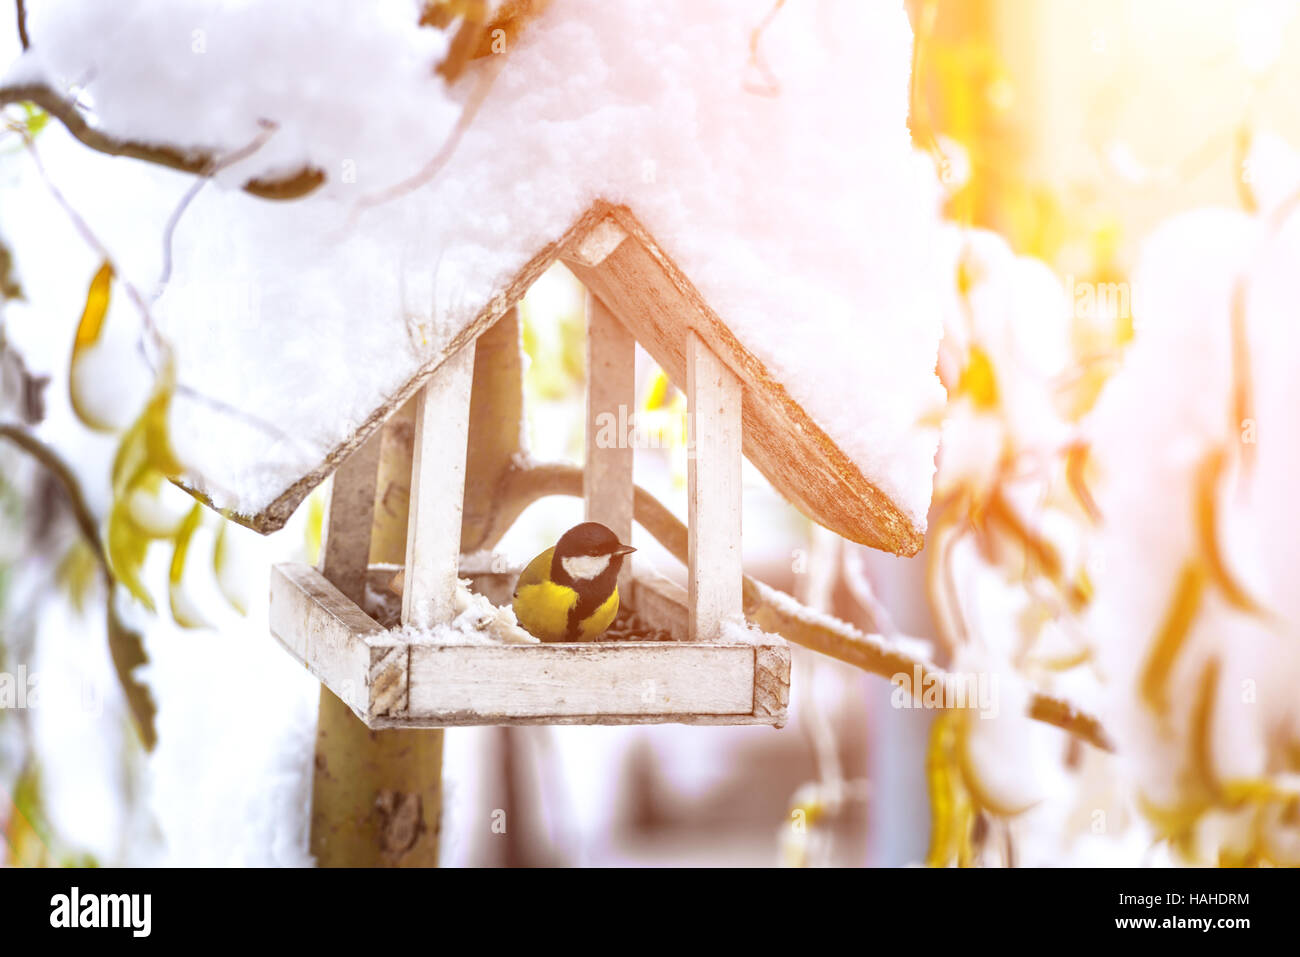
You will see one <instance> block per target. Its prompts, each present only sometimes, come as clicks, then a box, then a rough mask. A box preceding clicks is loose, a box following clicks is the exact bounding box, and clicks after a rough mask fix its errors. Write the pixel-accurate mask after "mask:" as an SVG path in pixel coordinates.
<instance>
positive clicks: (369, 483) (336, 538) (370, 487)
mask: <svg viewBox="0 0 1300 957" xmlns="http://www.w3.org/2000/svg"><path fill="white" fill-rule="evenodd" d="M379 447H380V433H378V432H376V433H375V434H374V435H372V436H371V437H370V438H369V439H367V440H366V442H365V443H364V444H363V445H362V446H361V447H360V448H359V449H357V450H356V451H355V452H353V453H352V454H351V455H350V456H348V457H347V459H346V460H345V461H344V462H343V464H342V465H340V466H339V469H338V471H337V472H335V473H334V481H333V484H332V486H331V488H330V501H329V511H328V512H327V514H326V517H325V522H324V530H325V531H324V541H322V543H321V560H320V570H321V574H322V575H324V576H325V577H326V578H327V579H329V580H330V581H331V582H333V583H334V586H335V587H336V588H337V589H338V590H339V591H341V592H342V593H343V594H345V595H347V596H348V597H349V598H351V599H352V600H353V601H354V602H356V603H357V604H360V603H361V601H362V599H363V598H364V596H365V586H366V570H367V568H368V567H369V564H370V529H371V525H372V523H373V521H374V514H375V479H376V475H377V474H378V470H379Z"/></svg>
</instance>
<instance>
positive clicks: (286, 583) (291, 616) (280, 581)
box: [270, 564, 380, 720]
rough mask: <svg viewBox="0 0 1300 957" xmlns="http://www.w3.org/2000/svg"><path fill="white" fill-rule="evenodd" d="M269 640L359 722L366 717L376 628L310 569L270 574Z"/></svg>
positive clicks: (289, 567)
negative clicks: (276, 641)
mask: <svg viewBox="0 0 1300 957" xmlns="http://www.w3.org/2000/svg"><path fill="white" fill-rule="evenodd" d="M270 620H271V634H272V635H274V636H275V637H276V638H277V639H279V641H280V644H282V645H284V647H285V649H286V650H287V651H288V652H289V653H290V654H291V655H293V656H294V657H295V658H297V659H298V660H299V661H301V662H302V663H303V664H304V665H306V666H307V668H308V669H309V670H310V671H311V673H312V674H314V675H315V676H316V677H317V678H319V679H320V680H321V681H322V682H324V684H325V685H326V686H327V687H328V688H329V689H330V690H331V691H333V692H334V693H335V694H336V695H338V697H339V698H340V699H342V700H343V702H344V703H345V704H347V705H348V707H350V708H351V709H352V710H353V711H354V712H356V713H357V715H358V717H361V718H362V720H365V719H366V716H367V713H368V711H369V690H368V688H367V685H368V681H367V675H368V673H369V670H370V657H371V653H370V648H369V646H368V645H367V644H366V641H365V640H364V637H363V636H365V635H369V634H375V633H377V632H379V631H380V628H379V625H378V624H376V623H375V621H374V620H373V619H372V618H371V617H370V616H369V615H367V614H366V613H365V612H363V611H362V610H361V609H360V608H358V607H357V606H356V604H355V603H354V602H352V601H351V600H350V599H349V598H347V596H345V595H344V594H343V593H342V592H340V591H339V590H338V589H337V588H335V587H334V586H333V585H332V584H331V583H330V582H329V581H328V580H327V579H326V578H325V576H323V575H322V574H321V573H320V572H319V571H317V570H316V569H315V568H312V567H311V566H310V565H300V564H283V565H275V566H274V567H272V569H271V606H270Z"/></svg>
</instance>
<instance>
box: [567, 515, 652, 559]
mask: <svg viewBox="0 0 1300 957" xmlns="http://www.w3.org/2000/svg"><path fill="white" fill-rule="evenodd" d="M634 551H636V549H635V548H633V547H632V546H630V545H624V544H623V543H622V542H620V541H619V540H618V536H617V535H615V534H614V533H613V532H612V531H610V529H608V528H607V527H605V526H604V525H602V524H600V522H583V523H582V524H581V525H575V526H573V528H571V529H569V530H568V531H567V532H565V533H564V534H563V535H561V536H560V540H559V541H558V542H556V543H555V555H556V557H557V558H575V557H578V556H583V555H590V556H595V555H611V556H612V555H617V556H620V557H621V556H623V555H627V554H629V553H630V552H634Z"/></svg>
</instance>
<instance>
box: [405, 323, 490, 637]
mask: <svg viewBox="0 0 1300 957" xmlns="http://www.w3.org/2000/svg"><path fill="white" fill-rule="evenodd" d="M473 379H474V343H473V342H470V343H469V344H468V345H466V346H464V347H462V348H461V349H460V351H459V352H457V353H456V354H455V355H453V356H451V357H450V358H448V359H447V361H446V362H444V363H443V364H442V366H441V367H440V368H439V369H438V371H437V372H435V373H434V375H433V377H432V378H431V379H430V380H429V381H428V382H427V383H426V384H425V386H424V388H423V389H422V390H421V391H420V393H419V395H418V396H417V397H416V406H415V451H414V456H413V461H412V467H411V501H410V515H409V519H408V522H409V524H408V526H407V531H406V585H405V588H404V589H403V591H402V624H404V625H407V624H414V625H417V626H418V627H421V628H427V627H430V626H432V625H436V624H442V623H445V622H449V621H451V619H452V618H454V617H455V600H456V580H457V577H458V575H459V571H460V525H461V513H462V510H463V507H464V501H465V454H466V447H467V443H468V440H469V401H470V391H471V389H472V387H473Z"/></svg>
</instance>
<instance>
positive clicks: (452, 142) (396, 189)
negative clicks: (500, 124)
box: [349, 56, 506, 221]
mask: <svg viewBox="0 0 1300 957" xmlns="http://www.w3.org/2000/svg"><path fill="white" fill-rule="evenodd" d="M505 59H506V58H505V57H504V56H498V57H496V58H495V60H494V62H492V63H490V64H488V65H487V66H485V67H484V68H483V72H482V73H481V74H480V75H479V77H478V79H477V81H476V82H475V84H474V89H473V90H472V91H471V92H470V95H469V99H467V100H466V101H465V106H464V107H463V108H462V109H461V111H460V117H459V118H458V119H457V120H456V125H455V127H453V128H452V131H451V135H450V136H448V137H447V139H446V141H445V142H444V143H443V144H442V147H441V148H440V149H439V150H438V152H437V153H436V154H434V157H433V159H431V160H429V162H428V163H426V164H425V166H424V168H423V169H421V170H420V171H419V172H418V173H416V174H415V175H414V176H411V177H408V178H407V179H404V180H402V181H401V182H399V183H396V184H394V185H393V186H390V187H388V188H387V189H384V190H381V191H380V192H378V193H374V194H373V195H370V196H365V197H363V198H361V199H360V200H358V201H357V205H356V207H355V208H354V209H353V212H352V215H351V217H349V219H350V221H355V220H356V218H357V216H358V215H359V214H360V213H362V212H365V211H366V210H368V209H371V208H372V207H375V206H380V205H383V204H384V203H387V202H390V201H391V200H394V199H397V198H398V197H400V196H405V195H407V194H408V193H412V192H414V191H415V190H417V189H419V188H420V187H421V186H423V185H425V184H426V183H428V182H429V181H430V180H432V179H433V178H434V177H435V176H437V175H438V173H439V171H441V170H442V168H443V167H444V166H446V165H447V161H448V160H450V159H451V156H452V154H453V153H454V152H455V151H456V147H457V146H459V145H460V141H461V139H462V138H463V137H464V136H465V132H466V131H467V130H468V129H469V127H470V124H471V123H472V122H474V117H475V116H476V115H478V111H479V107H481V106H482V105H483V101H484V100H485V99H487V95H488V93H489V91H490V90H491V89H492V84H493V82H494V81H495V80H496V78H497V74H498V73H500V72H501V67H502V66H503V65H504V63H505Z"/></svg>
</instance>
